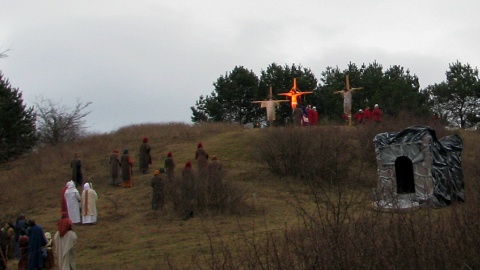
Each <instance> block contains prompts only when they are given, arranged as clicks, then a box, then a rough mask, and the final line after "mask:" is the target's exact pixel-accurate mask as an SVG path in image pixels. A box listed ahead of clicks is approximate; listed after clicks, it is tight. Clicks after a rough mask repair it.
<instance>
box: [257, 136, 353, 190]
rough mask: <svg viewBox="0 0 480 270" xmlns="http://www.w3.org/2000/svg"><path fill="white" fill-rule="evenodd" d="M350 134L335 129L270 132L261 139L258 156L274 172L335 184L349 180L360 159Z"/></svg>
mask: <svg viewBox="0 0 480 270" xmlns="http://www.w3.org/2000/svg"><path fill="white" fill-rule="evenodd" d="M351 134H352V133H350V132H346V131H337V130H335V129H317V128H283V129H271V130H270V131H269V132H266V133H265V134H264V137H263V138H261V139H260V142H259V144H258V149H259V151H260V153H259V155H260V157H261V159H262V160H263V161H264V162H266V163H267V164H268V167H269V169H270V171H272V172H273V173H276V174H279V175H285V176H294V177H299V178H302V179H314V180H315V181H321V182H325V183H331V184H333V183H337V182H341V181H345V180H348V178H349V175H348V173H349V171H350V166H351V165H352V164H353V162H354V161H355V158H356V157H357V149H356V145H355V144H354V140H353V139H352V138H351V137H350V136H351Z"/></svg>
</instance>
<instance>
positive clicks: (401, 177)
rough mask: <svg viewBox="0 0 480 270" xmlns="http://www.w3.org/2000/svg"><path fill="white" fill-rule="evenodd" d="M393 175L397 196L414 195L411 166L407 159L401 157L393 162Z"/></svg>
mask: <svg viewBox="0 0 480 270" xmlns="http://www.w3.org/2000/svg"><path fill="white" fill-rule="evenodd" d="M395 174H396V175H395V176H396V178H397V193H398V194H406V193H415V179H414V177H413V164H412V161H411V160H410V159H409V158H408V157H406V156H401V157H398V158H397V159H396V160H395Z"/></svg>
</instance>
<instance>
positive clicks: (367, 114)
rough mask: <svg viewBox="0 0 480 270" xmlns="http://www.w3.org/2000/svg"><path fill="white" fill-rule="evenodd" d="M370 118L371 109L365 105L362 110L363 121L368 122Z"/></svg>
mask: <svg viewBox="0 0 480 270" xmlns="http://www.w3.org/2000/svg"><path fill="white" fill-rule="evenodd" d="M370 120H372V111H371V110H370V107H369V106H367V107H366V108H365V110H363V123H368V122H370Z"/></svg>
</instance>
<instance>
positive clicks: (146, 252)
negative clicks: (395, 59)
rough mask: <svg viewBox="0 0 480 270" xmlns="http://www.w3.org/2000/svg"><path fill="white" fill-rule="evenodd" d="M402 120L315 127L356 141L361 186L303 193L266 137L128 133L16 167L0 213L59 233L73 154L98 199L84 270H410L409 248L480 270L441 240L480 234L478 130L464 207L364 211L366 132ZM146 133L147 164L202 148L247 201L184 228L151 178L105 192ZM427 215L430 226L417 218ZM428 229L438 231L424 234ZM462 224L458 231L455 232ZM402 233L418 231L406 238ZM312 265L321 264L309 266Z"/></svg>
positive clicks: (4, 177) (169, 130)
mask: <svg viewBox="0 0 480 270" xmlns="http://www.w3.org/2000/svg"><path fill="white" fill-rule="evenodd" d="M408 119H409V118H408V117H405V119H404V120H401V121H399V122H397V123H396V125H393V124H391V123H390V122H387V123H384V124H383V125H370V126H355V127H319V128H318V129H316V131H318V132H320V133H322V134H330V136H332V137H334V138H339V139H341V138H344V137H342V136H346V137H348V138H349V139H348V140H349V143H350V144H352V145H353V147H354V148H353V149H355V150H354V152H355V153H357V156H356V157H358V158H357V159H354V160H350V161H349V162H351V170H350V171H349V173H348V175H347V177H348V179H352V180H355V181H357V183H356V184H355V185H353V186H351V185H350V186H349V187H348V188H344V187H343V186H342V185H336V186H333V187H332V186H330V185H320V186H318V185H317V186H312V185H299V184H298V182H297V181H298V179H297V178H295V177H293V176H278V175H275V174H272V173H271V172H269V171H268V166H267V162H264V161H262V159H261V158H260V157H261V153H262V152H261V151H262V149H261V147H259V142H261V139H262V138H263V137H264V136H265V135H267V134H268V133H269V132H272V130H264V129H243V128H242V127H239V126H234V125H223V124H214V125H199V126H188V125H184V124H176V123H171V124H145V125H136V126H129V127H125V128H121V129H119V130H118V131H116V132H112V133H110V134H102V135H91V136H89V137H87V138H84V139H82V140H81V141H79V142H77V143H75V144H70V145H60V146H57V147H51V148H45V149H41V150H39V151H38V153H35V154H32V155H29V156H25V157H24V158H22V159H20V160H17V161H16V162H15V163H13V164H11V165H10V169H9V170H4V171H2V173H1V174H0V185H1V187H2V196H1V197H0V211H1V212H0V213H1V217H2V218H4V219H9V220H13V219H14V218H15V216H16V215H17V214H18V213H24V214H25V215H26V216H27V218H35V219H36V220H37V223H39V224H41V225H42V227H43V228H44V230H45V231H50V232H52V233H53V232H55V231H56V221H57V219H58V218H59V211H60V190H61V188H62V187H63V186H64V184H65V182H66V181H67V180H68V179H69V175H70V170H69V162H70V159H71V157H72V155H73V153H74V152H79V153H80V156H81V159H82V161H83V164H84V176H85V177H88V178H91V179H92V181H93V183H94V187H95V189H96V191H97V193H98V194H99V201H98V209H99V222H98V224H97V225H96V226H75V228H74V229H75V231H76V232H77V235H78V237H79V239H78V243H77V245H76V254H77V265H78V267H79V268H80V269H120V268H121V269H168V268H170V269H260V268H261V267H263V268H264V269H305V268H308V267H310V268H313V269H322V268H327V269H328V268H333V269H349V268H350V269H351V268H352V267H353V268H363V269H381V268H383V267H385V266H388V265H390V266H392V267H393V266H394V265H397V268H398V269H411V268H409V267H410V266H412V264H411V262H412V260H410V259H409V260H407V261H408V263H405V264H401V263H399V262H401V261H402V256H405V257H408V258H411V257H412V256H414V255H412V253H411V252H409V251H408V250H412V249H414V250H416V252H417V255H416V256H420V257H421V256H423V257H424V259H423V260H422V259H418V258H417V259H416V260H415V261H414V262H415V263H416V264H417V265H418V266H419V267H421V268H424V269H428V268H429V267H424V266H425V265H428V264H427V263H432V262H433V263H434V267H432V269H433V268H442V269H445V268H444V267H442V266H441V263H442V257H445V256H448V255H451V256H458V254H459V252H455V251H452V250H451V249H450V248H456V249H457V250H459V251H461V252H463V253H464V254H465V255H464V256H463V257H462V258H458V259H457V260H453V259H452V261H451V265H450V266H452V267H457V268H458V266H459V265H461V262H462V260H463V261H464V262H465V263H466V264H465V265H469V266H470V267H471V266H472V265H473V266H478V265H479V264H478V260H477V261H475V260H474V259H469V257H468V256H470V254H472V252H476V251H478V246H480V245H478V246H477V248H473V247H472V248H471V251H468V250H467V248H466V247H468V246H471V245H474V244H476V243H477V242H478V240H469V238H468V239H467V238H465V237H464V238H462V239H463V240H462V241H460V243H458V242H456V241H455V240H457V241H458V238H461V235H455V236H451V237H444V236H445V233H448V234H451V233H452V232H458V233H461V232H463V233H465V232H471V236H479V235H478V232H480V228H479V226H478V224H479V223H478V221H479V220H478V218H475V217H471V216H470V215H467V214H466V213H470V214H477V215H476V216H477V217H478V216H480V215H478V210H477V209H478V206H479V202H480V198H479V195H478V194H479V192H478V191H479V190H480V188H479V185H478V181H477V180H478V178H479V175H480V170H479V169H478V158H479V155H480V136H478V135H479V134H478V133H477V132H462V134H461V135H462V138H463V139H464V144H465V148H464V153H463V164H464V173H465V180H466V185H467V188H466V196H467V202H466V203H465V204H460V205H454V206H452V207H448V208H442V209H433V210H429V209H427V210H422V211H417V212H415V213H411V214H409V213H405V214H400V215H395V214H391V213H388V214H385V213H378V212H373V211H371V208H370V203H371V201H370V195H371V190H372V188H373V187H374V186H375V184H376V166H375V163H374V160H373V161H372V158H373V159H374V155H373V153H372V152H373V145H372V142H371V141H372V138H373V135H375V134H376V133H379V132H384V131H399V130H401V129H402V128H405V127H407V126H408V125H410V123H409V121H410V120H408ZM279 130H280V129H279ZM312 130H313V129H312ZM437 133H438V132H437ZM441 133H443V130H442V131H441ZM443 135H444V134H441V135H439V137H441V136H443ZM144 136H147V137H149V141H150V144H151V145H152V151H153V162H154V164H153V165H152V167H153V168H159V167H162V166H163V158H164V157H165V156H166V154H167V152H169V151H172V152H173V157H174V159H175V160H176V162H177V175H180V169H181V168H182V167H183V164H184V163H185V162H186V161H187V160H191V161H192V162H193V163H194V152H195V148H196V145H197V142H199V141H201V142H202V143H203V145H204V146H205V148H206V150H207V151H208V152H209V153H210V154H211V155H213V154H215V155H217V157H218V158H219V159H220V161H222V163H223V164H224V167H225V168H226V169H227V170H228V173H227V176H226V179H227V180H228V181H230V182H231V183H232V184H233V185H234V186H235V187H237V188H238V189H241V190H244V191H245V192H246V200H245V205H244V206H242V208H241V209H239V210H240V211H239V212H237V214H224V215H218V214H216V215H214V214H212V213H209V212H208V211H207V212H206V213H204V214H202V215H199V216H196V217H194V218H193V219H189V220H186V221H184V220H181V219H180V216H179V213H177V212H175V211H174V210H173V207H172V205H171V204H169V203H168V202H167V205H166V209H165V210H164V211H163V212H162V211H158V212H155V211H152V210H150V209H151V207H150V199H151V188H150V186H149V181H150V179H151V175H150V174H148V175H141V174H139V173H137V171H136V170H135V174H134V182H135V187H133V188H132V189H122V188H114V187H111V186H109V185H108V182H109V177H108V171H107V157H108V155H109V154H110V152H111V151H112V150H113V149H118V150H121V149H123V148H129V149H130V151H131V154H132V155H133V157H134V158H135V159H136V160H138V158H137V154H138V148H139V146H140V143H141V140H142V138H143V137H144ZM328 142H330V143H331V142H332V141H328ZM333 142H335V140H333ZM328 154H332V153H328ZM341 161H343V159H339V162H341ZM194 164H195V163H194ZM135 166H136V168H138V166H137V164H135ZM153 168H152V169H153ZM304 180H305V179H304ZM304 182H306V183H308V181H304ZM425 219H428V220H430V222H429V223H427V222H423V223H422V222H419V221H421V220H425ZM452 220H454V221H455V222H452ZM380 221H381V222H380ZM434 223H435V224H441V226H437V227H436V228H435V229H432V228H431V227H428V225H430V226H431V225H432V224H434ZM459 226H461V227H463V228H464V229H463V230H458V227H459ZM409 228H410V229H411V230H410V232H411V231H412V230H413V231H415V232H417V233H418V234H411V233H410V234H408V232H409V230H408V229H409ZM422 229H423V230H422ZM419 232H421V233H419ZM407 235H410V236H409V237H408V241H407V240H405V241H403V240H402V239H405V238H406V236H407ZM413 236H415V237H417V238H418V239H419V240H421V241H426V240H428V239H432V240H428V241H429V242H428V245H429V246H430V247H431V246H433V245H434V244H433V243H434V242H442V241H443V243H445V245H442V246H440V247H439V248H442V249H443V251H442V252H443V253H442V252H440V251H437V253H438V254H437V255H435V256H433V255H431V253H428V247H422V248H420V249H415V244H418V242H415V241H414V240H411V237H413ZM442 237H443V238H442ZM355 239H356V240H355ZM382 239H383V240H385V239H386V240H387V241H385V243H386V244H385V245H382V243H378V241H380V242H381V241H382ZM389 239H390V240H389ZM477 239H480V238H477ZM354 240H355V241H354ZM476 241H477V242H476ZM477 244H478V243H477ZM449 245H451V246H449ZM402 246H403V248H402ZM445 249H448V250H445ZM360 250H363V252H360ZM467 251H468V252H467ZM349 254H350V256H351V257H349ZM378 256H380V258H378V259H375V258H377V257H378ZM327 258H331V259H327ZM315 259H317V260H318V261H317V262H316V263H312V260H315ZM302 260H303V262H302ZM366 262H368V263H366ZM435 262H436V264H435ZM13 263H16V261H13V262H11V264H10V268H12V269H13V268H14V265H13ZM467 263H468V264H467ZM475 263H477V264H475ZM422 266H423V267H422ZM435 266H436V267H435Z"/></svg>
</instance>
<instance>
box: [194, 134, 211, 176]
mask: <svg viewBox="0 0 480 270" xmlns="http://www.w3.org/2000/svg"><path fill="white" fill-rule="evenodd" d="M195 159H196V160H197V165H198V175H199V176H200V177H202V176H207V173H208V153H207V151H206V150H205V149H204V148H203V144H202V143H201V142H199V143H198V144H197V150H196V151H195Z"/></svg>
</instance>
